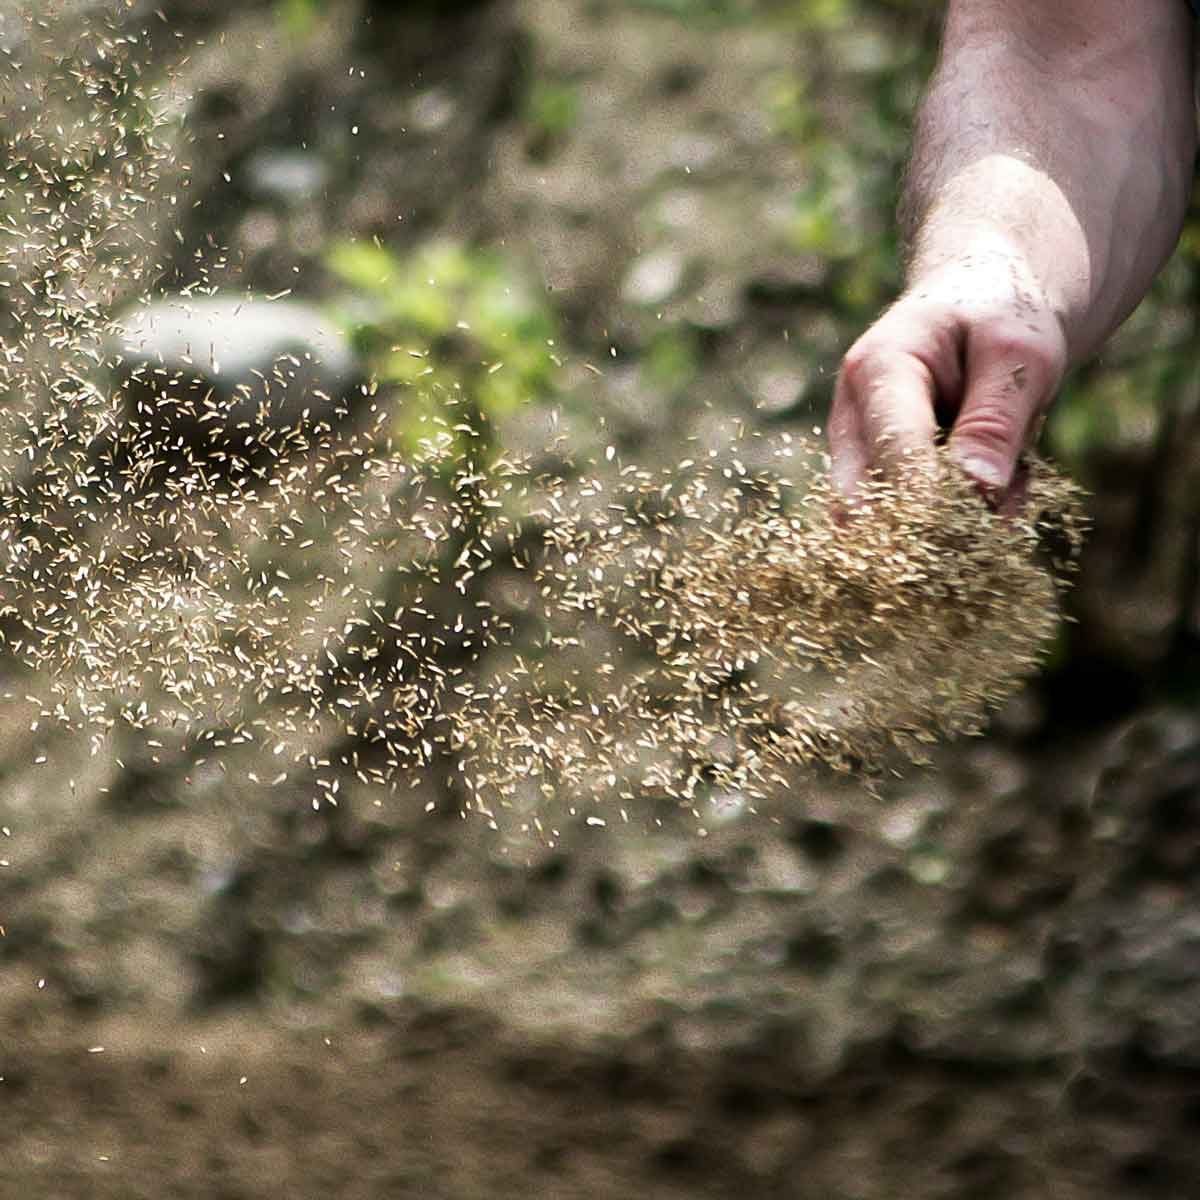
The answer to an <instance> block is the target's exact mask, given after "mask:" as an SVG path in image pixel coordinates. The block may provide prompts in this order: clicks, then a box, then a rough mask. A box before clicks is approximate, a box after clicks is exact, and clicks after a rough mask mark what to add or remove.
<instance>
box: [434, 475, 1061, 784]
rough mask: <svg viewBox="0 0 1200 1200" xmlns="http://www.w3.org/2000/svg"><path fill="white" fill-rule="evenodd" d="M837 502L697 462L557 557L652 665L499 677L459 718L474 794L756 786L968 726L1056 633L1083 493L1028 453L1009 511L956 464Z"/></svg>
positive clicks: (575, 601) (885, 761)
mask: <svg viewBox="0 0 1200 1200" xmlns="http://www.w3.org/2000/svg"><path fill="white" fill-rule="evenodd" d="M833 499H834V498H833V496H832V495H831V493H830V488H829V485H828V483H827V482H825V481H818V483H817V484H816V485H815V486H814V487H813V488H812V490H811V491H810V492H809V493H808V494H807V495H806V496H805V498H804V499H803V500H802V501H801V502H800V503H799V505H798V506H792V507H791V508H790V509H789V506H788V505H787V504H786V501H785V496H784V494H783V492H782V490H781V489H780V488H779V487H778V486H774V485H770V484H762V483H759V484H758V485H757V486H750V487H747V486H745V485H742V484H739V485H737V486H734V487H729V488H726V489H725V490H724V491H722V490H720V489H718V488H714V487H713V486H712V481H711V480H707V481H706V480H703V479H701V480H698V481H696V480H694V481H693V482H692V485H691V486H690V488H684V489H682V491H681V492H680V494H679V495H678V496H677V498H676V499H675V501H674V502H673V504H672V505H671V506H670V513H669V516H670V519H669V520H666V521H663V520H656V521H653V522H648V523H646V524H643V525H642V526H641V527H640V528H638V527H637V524H636V522H632V523H630V524H628V525H626V526H622V527H617V528H613V529H611V530H609V531H607V532H606V533H604V534H601V535H600V536H595V537H593V538H592V539H590V541H589V540H588V539H587V538H584V539H583V541H584V543H585V545H584V547H583V548H582V549H579V550H578V551H576V552H573V553H574V562H575V566H576V576H577V578H578V580H579V582H577V583H576V584H575V586H574V589H572V588H571V587H565V586H564V584H563V576H562V574H561V573H557V572H555V573H553V574H554V578H555V580H556V581H557V586H558V587H559V589H560V593H561V596H562V598H563V599H564V600H566V599H568V598H569V600H570V606H571V608H572V609H573V610H575V611H578V612H579V613H580V614H586V615H587V616H588V617H590V618H591V619H592V620H595V621H598V622H602V623H608V624H609V625H611V626H612V627H615V628H618V629H621V630H622V631H624V632H625V633H627V634H629V635H630V636H631V637H632V639H633V640H634V642H635V644H636V645H638V646H639V647H641V649H642V651H643V663H642V665H641V666H640V667H638V668H636V669H634V670H633V671H632V672H629V671H628V670H627V669H626V670H625V671H623V672H620V671H618V669H617V668H616V667H615V665H614V663H613V662H611V661H609V662H601V663H598V664H594V666H593V667H592V669H591V670H590V671H581V672H579V673H578V675H577V677H576V678H575V679H574V680H573V681H572V686H571V687H569V688H560V689H559V690H558V693H557V694H555V695H551V694H549V693H548V692H546V691H545V690H539V689H538V688H537V687H534V688H533V689H532V691H531V692H527V693H526V694H525V695H524V696H523V697H520V696H517V697H516V698H514V693H513V692H512V691H511V690H510V689H508V688H505V689H504V693H503V695H500V696H497V695H496V694H492V695H491V696H490V697H489V698H488V702H487V703H486V704H484V705H483V706H482V707H481V708H477V709H476V710H475V719H474V720H466V721H465V722H463V724H462V725H461V726H460V728H459V731H458V736H459V738H460V740H461V743H462V744H463V745H464V746H465V748H467V749H468V751H469V752H470V753H469V758H470V759H471V762H472V776H473V779H474V781H475V782H476V784H477V785H478V788H477V790H478V791H479V793H480V795H488V796H490V797H492V798H493V799H499V801H500V803H502V804H504V803H506V802H509V801H510V800H511V799H512V798H513V797H519V796H521V795H522V794H526V795H527V794H528V791H529V789H530V787H531V785H535V786H536V787H537V788H538V789H540V790H542V791H549V790H561V789H564V788H565V789H567V791H568V794H569V795H587V794H589V793H594V792H595V790H596V789H597V787H600V788H602V789H609V790H614V789H615V790H616V792H617V793H618V794H619V795H621V796H622V797H624V798H625V799H634V798H636V797H637V796H638V795H640V794H645V793H647V792H659V793H663V792H665V793H667V794H669V795H674V796H676V797H677V798H679V799H682V800H684V801H686V802H694V801H695V800H696V799H697V798H698V797H701V796H703V795H704V794H706V793H707V794H712V793H713V792H714V791H718V792H726V791H728V790H730V789H737V790H739V791H740V792H741V793H743V794H745V795H747V796H749V797H751V798H753V797H756V796H761V795H763V794H764V793H765V792H767V791H771V790H775V789H776V788H779V787H784V788H786V787H788V786H789V784H791V783H794V781H795V777H796V768H798V767H799V768H805V767H812V766H824V767H829V768H833V769H835V770H838V771H849V770H854V771H859V772H863V773H875V772H878V771H879V770H880V769H883V768H885V767H887V766H888V765H889V764H891V763H893V762H894V761H895V760H896V758H897V754H899V756H900V757H901V758H902V759H905V758H906V759H908V760H910V761H921V760H922V758H923V752H924V749H925V748H926V747H927V745H928V744H929V743H932V742H934V741H935V740H938V739H940V738H944V737H950V736H955V735H961V734H965V733H975V732H978V731H979V730H980V729H981V727H982V725H983V722H984V720H985V718H986V716H987V714H988V712H989V711H990V710H992V709H993V708H994V707H995V706H997V705H999V704H1000V703H1001V702H1002V701H1004V700H1005V699H1006V698H1007V697H1009V696H1010V695H1011V694H1012V693H1013V692H1014V691H1016V689H1017V688H1018V687H1019V686H1020V685H1021V684H1022V683H1023V682H1024V681H1025V680H1027V679H1028V677H1029V676H1030V675H1031V674H1032V673H1033V672H1034V671H1035V670H1036V669H1037V667H1038V664H1039V662H1040V661H1041V659H1042V656H1043V655H1044V653H1045V652H1046V650H1047V648H1048V647H1049V645H1050V644H1051V641H1052V639H1053V638H1054V636H1055V633H1056V630H1057V628H1058V624H1059V620H1060V615H1059V598H1060V594H1061V592H1062V590H1063V588H1064V587H1065V586H1066V584H1067V582H1068V580H1069V576H1070V573H1071V570H1072V565H1073V558H1074V555H1075V551H1076V550H1077V549H1078V545H1079V542H1080V540H1081V537H1082V532H1083V527H1084V520H1083V516H1082V508H1081V503H1080V495H1079V492H1078V490H1077V489H1076V488H1075V487H1074V485H1072V484H1071V483H1070V482H1069V481H1067V480H1066V479H1064V478H1063V477H1062V476H1061V475H1059V474H1057V473H1056V472H1054V471H1053V469H1052V468H1050V467H1049V466H1048V465H1046V464H1044V463H1034V464H1033V465H1032V467H1031V472H1030V480H1029V488H1028V497H1027V501H1026V504H1025V506H1024V508H1023V509H1022V511H1021V513H1019V514H1018V515H1016V516H1001V515H997V514H996V513H994V512H993V511H991V509H990V508H989V507H988V506H987V505H986V504H985V503H984V502H983V501H982V500H981V499H980V497H979V495H978V493H977V491H976V490H975V488H974V487H973V485H971V484H970V483H969V481H967V480H966V479H965V478H964V477H962V476H961V474H959V473H958V472H957V471H956V470H954V469H953V468H952V467H950V466H949V463H948V462H947V463H946V464H945V465H944V469H943V471H942V472H941V475H940V478H939V480H938V482H937V483H935V484H927V485H923V486H921V487H905V486H903V485H889V484H883V483H880V484H875V485H873V486H872V487H871V489H870V490H869V491H868V493H867V494H866V496H865V497H864V502H863V503H862V504H861V505H859V506H858V507H857V508H856V509H855V510H854V511H853V513H851V514H850V515H849V516H847V517H844V518H843V519H841V520H839V519H837V518H836V517H835V516H834V515H833V513H834V511H835V505H834V504H833V503H832V501H833ZM660 516H661V514H660ZM1050 541H1053V542H1054V543H1055V546H1056V548H1057V552H1055V550H1054V549H1052V548H1051V547H1050V546H1049V545H1048V542H1050ZM572 545H576V543H574V542H573V543H572ZM568 557H570V556H568ZM585 675H589V676H590V679H591V682H592V683H593V684H599V683H603V682H604V681H606V680H611V679H613V678H614V677H616V678H621V679H622V680H623V682H621V684H620V685H619V686H618V687H617V688H615V689H609V690H607V691H603V692H598V691H597V690H596V689H595V688H593V689H589V688H588V687H587V686H586V683H585V680H584V678H583V676H585Z"/></svg>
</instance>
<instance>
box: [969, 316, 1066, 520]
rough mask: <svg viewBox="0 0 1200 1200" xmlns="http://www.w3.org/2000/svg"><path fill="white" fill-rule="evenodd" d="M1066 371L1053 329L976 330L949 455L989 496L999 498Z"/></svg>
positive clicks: (1059, 340)
mask: <svg viewBox="0 0 1200 1200" xmlns="http://www.w3.org/2000/svg"><path fill="white" fill-rule="evenodd" d="M1065 368H1066V345H1065V341H1064V339H1063V336H1062V334H1061V332H1060V331H1058V330H1057V329H1050V330H1046V331H1041V330H1039V329H1038V328H1036V327H1028V326H1021V327H1019V328H1018V329H1017V330H1014V329H1012V328H1011V327H1009V328H1004V327H999V328H998V327H995V326H990V327H987V328H983V327H979V328H976V329H974V330H972V331H971V333H970V334H969V335H968V338H967V346H966V388H965V391H964V395H963V402H962V408H961V409H960V410H959V413H958V416H957V418H956V419H955V422H954V427H953V429H952V430H951V432H950V456H951V458H953V459H954V461H955V462H956V463H958V465H959V466H960V467H961V468H962V470H963V471H964V472H965V473H966V474H967V475H968V476H970V478H972V479H973V480H975V482H976V483H977V484H978V485H979V486H980V487H981V488H982V489H983V490H984V491H985V492H987V493H988V494H989V495H991V496H994V497H997V498H999V497H1002V496H1004V495H1005V493H1007V492H1008V490H1009V487H1010V486H1011V484H1012V482H1013V475H1014V472H1015V471H1016V467H1017V460H1018V458H1019V457H1020V455H1021V451H1022V450H1024V449H1025V445H1026V443H1027V442H1028V440H1029V437H1030V434H1031V432H1032V431H1033V429H1034V426H1035V425H1036V423H1037V420H1038V418H1039V417H1040V416H1041V415H1042V414H1043V413H1044V412H1045V411H1046V409H1047V408H1048V407H1049V406H1050V402H1051V401H1052V400H1053V398H1054V393H1055V391H1056V390H1057V389H1058V385H1059V383H1060V382H1061V380H1062V376H1063V371H1064V370H1065Z"/></svg>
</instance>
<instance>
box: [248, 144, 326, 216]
mask: <svg viewBox="0 0 1200 1200" xmlns="http://www.w3.org/2000/svg"><path fill="white" fill-rule="evenodd" d="M244 171H245V180H246V186H247V188H248V189H249V190H250V191H251V192H254V193H256V194H257V195H260V196H268V197H270V198H271V199H274V200H280V201H283V202H284V203H285V204H289V205H294V206H296V207H299V206H300V205H302V204H305V203H307V202H308V201H309V200H312V199H314V198H315V197H317V196H319V195H320V194H321V191H322V189H323V188H324V187H325V182H326V180H327V179H328V176H329V172H328V169H327V168H326V166H325V164H324V163H323V162H322V161H321V160H320V159H319V158H318V157H317V156H316V155H315V154H311V153H306V152H305V151H303V150H261V151H259V152H258V153H257V154H254V155H252V156H251V157H250V158H249V159H248V160H247V162H246V165H245V168H244Z"/></svg>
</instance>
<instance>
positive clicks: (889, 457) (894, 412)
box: [840, 347, 937, 479]
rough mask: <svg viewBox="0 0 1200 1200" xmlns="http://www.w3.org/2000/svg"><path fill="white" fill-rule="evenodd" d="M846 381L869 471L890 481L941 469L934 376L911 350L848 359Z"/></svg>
mask: <svg viewBox="0 0 1200 1200" xmlns="http://www.w3.org/2000/svg"><path fill="white" fill-rule="evenodd" d="M840 382H844V384H845V392H846V395H845V403H846V404H847V405H848V406H850V407H851V408H852V409H853V411H854V412H855V413H856V414H857V420H858V425H859V447H860V453H861V455H862V456H863V458H864V459H865V460H866V465H867V469H868V470H875V471H878V472H879V473H880V474H882V475H883V476H885V477H888V478H893V479H894V478H898V477H899V476H900V475H902V474H905V473H909V472H916V473H919V474H925V475H932V474H933V473H934V471H935V469H936V458H935V454H934V440H935V437H936V435H937V419H936V416H935V414H934V396H935V392H936V388H935V386H934V380H933V375H932V373H931V371H930V370H929V368H928V366H927V365H926V364H925V362H924V361H923V360H922V359H921V358H919V357H917V356H916V355H914V354H910V353H907V352H905V351H892V352H887V351H883V350H870V349H867V350H859V349H858V348H857V347H855V348H854V349H852V350H851V351H850V353H849V354H847V356H846V359H845V361H844V363H843V364H842V373H841V380H840Z"/></svg>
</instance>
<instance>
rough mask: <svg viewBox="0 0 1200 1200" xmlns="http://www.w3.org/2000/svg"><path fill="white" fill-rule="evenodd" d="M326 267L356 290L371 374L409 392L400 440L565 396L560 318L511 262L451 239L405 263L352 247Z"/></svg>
mask: <svg viewBox="0 0 1200 1200" xmlns="http://www.w3.org/2000/svg"><path fill="white" fill-rule="evenodd" d="M327 261H328V265H329V268H330V270H331V271H332V272H333V273H334V274H335V275H336V276H337V277H338V278H339V279H340V280H341V281H342V282H343V283H345V284H347V285H348V286H349V287H350V289H351V291H350V292H349V293H348V294H347V295H346V296H345V297H343V300H342V302H341V305H340V311H341V315H342V319H343V321H344V323H345V324H346V325H347V326H348V327H349V328H350V330H351V332H352V334H353V337H354V339H355V341H356V343H357V344H358V346H359V348H360V350H361V351H362V352H363V353H364V354H365V356H366V358H367V360H368V363H369V365H370V367H371V370H372V373H373V374H374V376H375V377H376V378H377V379H378V381H379V383H380V384H381V385H384V386H389V385H391V386H400V387H404V388H406V389H408V400H407V402H406V403H405V405H404V406H403V412H404V417H403V428H402V429H400V430H399V431H398V432H399V434H400V435H401V436H402V437H405V438H406V439H407V440H409V441H410V442H413V443H418V442H421V441H426V440H428V439H429V437H430V436H437V437H439V438H443V440H444V438H445V436H447V433H446V431H447V430H450V431H451V432H453V429H454V427H455V426H456V425H462V424H463V423H464V421H465V422H466V423H468V424H469V423H470V414H471V413H472V412H475V413H477V414H478V415H479V417H480V418H481V419H482V420H483V421H484V422H487V421H490V420H491V419H493V418H495V417H498V416H502V415H504V414H507V413H510V412H512V411H513V410H514V409H516V408H518V407H519V406H520V405H522V404H524V403H527V402H530V401H534V402H537V401H545V400H547V399H549V398H550V397H551V396H553V395H554V394H556V390H557V385H558V369H559V363H558V359H557V358H556V355H555V345H556V341H557V337H556V326H555V321H554V318H553V315H552V313H551V312H550V309H549V308H548V306H547V305H546V304H545V303H543V302H542V300H541V297H540V295H539V294H538V293H537V291H536V290H535V288H534V287H533V286H532V284H531V283H530V281H529V280H528V279H527V278H526V276H525V275H524V274H523V273H522V272H521V271H520V270H519V269H518V268H517V267H516V266H515V265H514V263H513V262H511V261H510V260H509V259H507V258H505V257H504V256H502V255H499V254H497V253H494V252H491V251H487V250H481V249H475V248H471V247H468V246H465V245H463V244H461V243H459V242H454V241H449V240H437V241H433V242H428V243H426V244H425V245H423V246H421V247H418V248H417V249H416V250H413V251H411V252H410V253H408V254H405V255H401V254H398V253H396V252H395V251H392V250H390V249H388V248H387V247H385V246H384V245H382V244H381V243H380V242H378V241H371V242H367V241H345V242H340V243H338V244H337V245H335V246H334V247H333V248H332V249H331V250H330V252H329V255H328V259H327ZM451 418H452V419H451ZM460 432H461V430H460Z"/></svg>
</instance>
